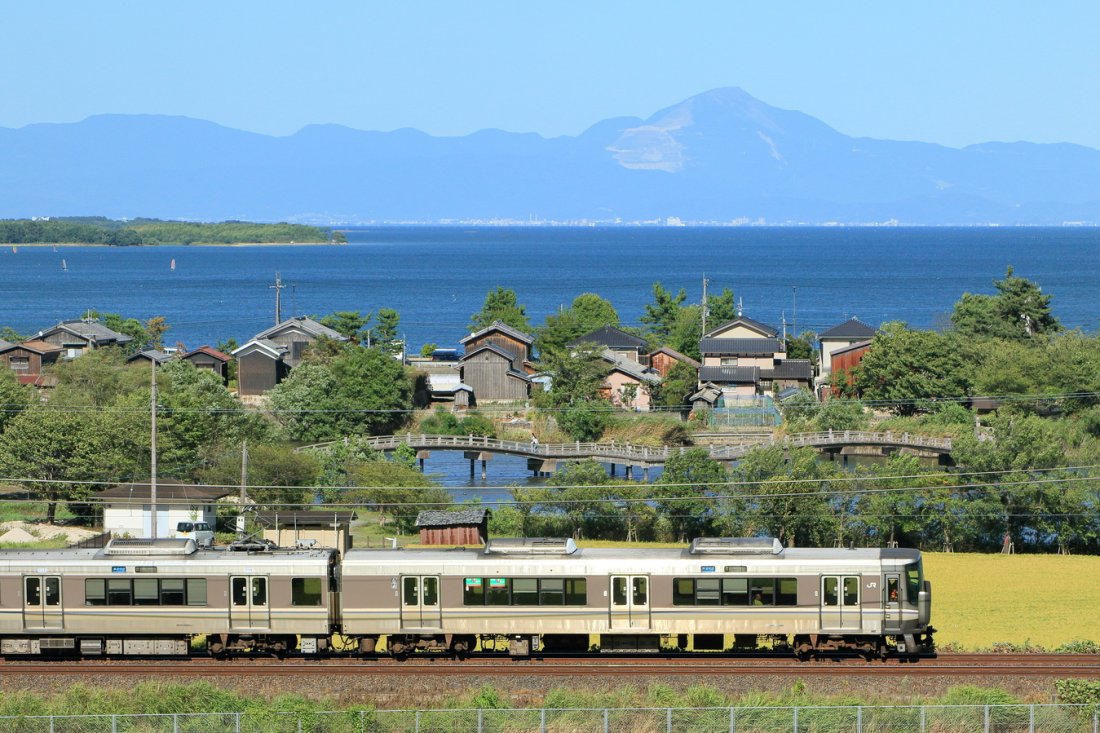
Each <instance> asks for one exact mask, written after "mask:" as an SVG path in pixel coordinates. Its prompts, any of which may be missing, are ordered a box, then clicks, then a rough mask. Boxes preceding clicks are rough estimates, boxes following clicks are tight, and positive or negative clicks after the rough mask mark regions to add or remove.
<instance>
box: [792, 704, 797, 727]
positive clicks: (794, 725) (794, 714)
mask: <svg viewBox="0 0 1100 733" xmlns="http://www.w3.org/2000/svg"><path fill="white" fill-rule="evenodd" d="M791 722H792V724H793V726H792V730H793V731H794V733H798V708H797V707H794V708H791Z"/></svg>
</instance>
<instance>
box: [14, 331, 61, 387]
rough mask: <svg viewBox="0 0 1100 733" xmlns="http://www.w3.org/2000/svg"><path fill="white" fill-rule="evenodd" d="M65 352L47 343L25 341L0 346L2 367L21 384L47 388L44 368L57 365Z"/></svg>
mask: <svg viewBox="0 0 1100 733" xmlns="http://www.w3.org/2000/svg"><path fill="white" fill-rule="evenodd" d="M62 353H64V350H63V349H62V348H61V347H60V346H55V345H54V344H51V343H47V342H45V341H38V340H34V341H24V342H23V343H21V344H12V343H8V342H7V341H5V342H3V345H2V346H0V365H2V366H3V367H6V368H8V369H10V370H11V371H12V372H14V373H15V377H16V379H18V380H19V383H20V384H33V385H36V386H40V387H41V386H47V385H45V384H44V382H43V375H42V367H45V366H49V365H51V364H55V363H57V360H58V359H59V358H60V357H61V355H62Z"/></svg>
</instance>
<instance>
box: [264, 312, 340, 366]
mask: <svg viewBox="0 0 1100 733" xmlns="http://www.w3.org/2000/svg"><path fill="white" fill-rule="evenodd" d="M252 338H253V340H266V341H271V342H273V343H276V344H280V345H282V346H285V347H286V354H285V355H284V357H283V360H284V362H285V363H286V365H287V366H288V367H290V368H292V369H293V368H294V367H296V366H298V365H299V364H301V363H302V355H303V354H304V353H305V350H306V348H307V347H308V346H309V345H310V344H312V343H314V342H316V341H318V340H320V339H331V340H333V341H347V340H348V337H347V336H345V335H343V334H342V333H340V332H339V331H335V330H333V329H331V328H329V327H328V326H325V325H323V324H321V323H318V322H317V321H315V320H313V319H312V318H309V317H308V316H295V317H294V318H288V319H287V320H285V321H283V322H282V323H279V324H277V325H274V326H272V327H271V328H269V329H267V330H266V331H261V332H260V333H258V334H256V335H255V336H253V337H252Z"/></svg>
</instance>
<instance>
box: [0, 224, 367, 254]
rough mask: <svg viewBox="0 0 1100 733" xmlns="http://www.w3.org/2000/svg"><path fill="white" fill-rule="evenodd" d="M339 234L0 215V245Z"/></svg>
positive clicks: (284, 227)
mask: <svg viewBox="0 0 1100 733" xmlns="http://www.w3.org/2000/svg"><path fill="white" fill-rule="evenodd" d="M346 241H347V240H346V239H345V238H344V235H343V233H342V232H334V231H333V230H331V229H327V228H323V227H314V226H306V225H304V224H286V223H279V224H258V223H253V222H246V221H223V222H216V223H203V222H189V221H162V220H160V219H130V220H127V221H116V220H113V219H107V218H105V217H64V218H50V219H0V244H105V245H110V246H115V247H128V246H137V245H143V244H245V243H249V244H251V243H259V244H290V243H292V242H296V243H311V242H336V243H344V242H346Z"/></svg>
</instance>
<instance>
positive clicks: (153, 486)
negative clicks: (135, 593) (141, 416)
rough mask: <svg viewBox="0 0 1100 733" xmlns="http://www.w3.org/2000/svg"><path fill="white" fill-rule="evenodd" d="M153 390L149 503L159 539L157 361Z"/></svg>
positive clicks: (151, 362) (153, 363) (154, 533)
mask: <svg viewBox="0 0 1100 733" xmlns="http://www.w3.org/2000/svg"><path fill="white" fill-rule="evenodd" d="M149 369H150V374H151V375H152V377H151V378H150V383H151V385H152V389H151V391H150V393H149V437H150V440H149V502H150V504H149V505H150V507H151V512H152V516H151V517H150V519H151V531H150V535H149V536H150V537H152V538H153V539H154V540H155V539H156V538H157V360H156V359H150V360H149Z"/></svg>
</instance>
